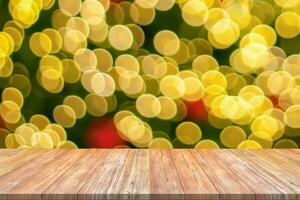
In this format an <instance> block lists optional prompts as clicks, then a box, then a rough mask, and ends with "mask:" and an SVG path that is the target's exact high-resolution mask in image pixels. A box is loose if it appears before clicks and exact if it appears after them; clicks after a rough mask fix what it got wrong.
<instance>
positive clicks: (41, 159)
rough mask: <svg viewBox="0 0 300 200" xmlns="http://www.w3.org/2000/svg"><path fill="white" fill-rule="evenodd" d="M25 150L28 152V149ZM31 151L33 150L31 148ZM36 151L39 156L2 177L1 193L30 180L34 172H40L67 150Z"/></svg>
mask: <svg viewBox="0 0 300 200" xmlns="http://www.w3.org/2000/svg"><path fill="white" fill-rule="evenodd" d="M24 152H27V150H26V151H24ZM29 152H31V151H30V150H29ZM35 152H39V153H37V155H38V157H36V158H35V159H33V160H30V161H28V162H26V163H23V165H22V166H20V167H19V168H17V169H16V170H14V171H11V172H9V173H7V174H5V175H4V176H2V177H1V178H0V194H7V193H8V192H10V191H11V190H12V189H14V188H15V187H16V186H18V185H20V184H21V183H23V182H26V181H28V180H30V178H31V176H32V175H33V174H35V173H38V172H39V171H40V170H41V169H42V168H43V167H45V166H47V165H49V164H50V163H52V162H54V161H55V160H56V159H57V158H58V157H59V156H60V155H62V154H63V153H64V152H65V150H51V151H35ZM20 154H21V153H20ZM21 155H23V154H21ZM30 155H32V152H31V154H29V155H28V156H30ZM23 156H24V155H23ZM20 159H21V158H20ZM23 159H24V160H27V159H26V157H23ZM16 161H17V160H16ZM2 196H4V195H2Z"/></svg>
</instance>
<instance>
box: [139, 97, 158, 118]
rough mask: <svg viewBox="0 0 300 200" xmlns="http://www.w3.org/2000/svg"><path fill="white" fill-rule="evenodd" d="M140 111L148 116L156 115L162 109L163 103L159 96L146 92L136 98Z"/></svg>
mask: <svg viewBox="0 0 300 200" xmlns="http://www.w3.org/2000/svg"><path fill="white" fill-rule="evenodd" d="M136 108H137V110H138V112H139V113H140V114H141V115H143V116H144V117H147V118H152V117H156V116H158V115H159V113H160V111H161V104H160V101H159V100H158V98H157V97H155V96H153V95H151V94H144V95H141V96H139V97H138V99H137V100H136Z"/></svg>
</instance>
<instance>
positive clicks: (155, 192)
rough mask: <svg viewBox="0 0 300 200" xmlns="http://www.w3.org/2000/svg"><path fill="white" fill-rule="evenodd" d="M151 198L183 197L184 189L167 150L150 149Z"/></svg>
mask: <svg viewBox="0 0 300 200" xmlns="http://www.w3.org/2000/svg"><path fill="white" fill-rule="evenodd" d="M149 170H150V180H151V182H150V192H151V199H176V198H177V199H184V196H185V195H184V189H183V187H182V183H181V181H180V178H179V176H178V173H177V170H176V167H175V165H174V162H173V160H172V157H171V155H170V152H169V151H168V150H157V149H153V150H151V151H150V169H149Z"/></svg>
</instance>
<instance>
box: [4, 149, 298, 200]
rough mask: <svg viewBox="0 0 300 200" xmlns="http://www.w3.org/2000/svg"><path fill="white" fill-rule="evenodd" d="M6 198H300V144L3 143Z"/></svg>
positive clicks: (262, 199) (9, 199) (27, 199)
mask: <svg viewBox="0 0 300 200" xmlns="http://www.w3.org/2000/svg"><path fill="white" fill-rule="evenodd" d="M0 199H1V200H11V199H22V200H38V199H39V200H41V199H86V200H88V199H261V200H268V199H295V200H296V199H300V150H298V149H280V150H279V149H276V150H275V149H274V150H271V149H270V150H251V151H241V150H226V149H224V150H193V149H174V150H147V149H139V150H137V149H135V150H134V149H81V150H70V149H65V150H20V149H19V150H5V149H2V150H0Z"/></svg>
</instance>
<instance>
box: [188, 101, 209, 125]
mask: <svg viewBox="0 0 300 200" xmlns="http://www.w3.org/2000/svg"><path fill="white" fill-rule="evenodd" d="M184 103H185V105H186V108H187V112H188V113H187V118H188V120H190V121H194V122H201V121H207V116H208V112H207V110H206V107H205V105H204V103H203V101H202V100H199V101H195V102H188V101H185V102H184Z"/></svg>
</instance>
